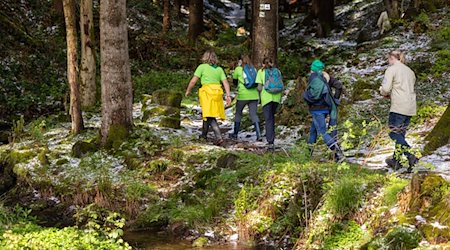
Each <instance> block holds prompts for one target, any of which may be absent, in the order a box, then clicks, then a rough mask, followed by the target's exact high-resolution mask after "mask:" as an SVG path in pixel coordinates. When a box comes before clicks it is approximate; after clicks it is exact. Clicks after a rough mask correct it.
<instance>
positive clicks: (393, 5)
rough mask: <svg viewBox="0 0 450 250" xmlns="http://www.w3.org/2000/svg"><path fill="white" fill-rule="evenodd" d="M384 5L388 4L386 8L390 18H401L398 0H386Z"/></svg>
mask: <svg viewBox="0 0 450 250" xmlns="http://www.w3.org/2000/svg"><path fill="white" fill-rule="evenodd" d="M384 5H386V10H387V12H388V15H389V18H391V19H399V18H400V4H399V2H398V0H384Z"/></svg>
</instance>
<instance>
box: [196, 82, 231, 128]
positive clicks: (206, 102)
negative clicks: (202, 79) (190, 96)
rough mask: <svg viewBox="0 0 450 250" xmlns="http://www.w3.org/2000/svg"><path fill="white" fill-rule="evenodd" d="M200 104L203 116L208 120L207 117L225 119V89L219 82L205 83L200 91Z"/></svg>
mask: <svg viewBox="0 0 450 250" xmlns="http://www.w3.org/2000/svg"><path fill="white" fill-rule="evenodd" d="M198 96H199V99H200V106H201V107H202V117H203V120H205V121H206V118H207V117H213V118H220V119H222V120H224V119H225V106H224V104H223V90H222V86H221V85H219V84H205V85H203V86H202V87H201V88H200V89H199V91H198Z"/></svg>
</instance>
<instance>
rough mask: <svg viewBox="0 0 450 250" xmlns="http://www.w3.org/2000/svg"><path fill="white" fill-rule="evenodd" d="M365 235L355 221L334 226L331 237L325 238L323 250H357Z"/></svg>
mask: <svg viewBox="0 0 450 250" xmlns="http://www.w3.org/2000/svg"><path fill="white" fill-rule="evenodd" d="M363 235H364V232H363V230H362V229H361V227H360V226H359V225H358V224H357V223H356V222H355V221H349V222H346V223H337V224H334V225H333V226H332V228H331V233H330V235H329V236H328V237H326V238H325V241H324V245H323V249H329V250H333V249H352V248H356V247H357V246H358V242H359V241H360V240H361V239H362V237H363Z"/></svg>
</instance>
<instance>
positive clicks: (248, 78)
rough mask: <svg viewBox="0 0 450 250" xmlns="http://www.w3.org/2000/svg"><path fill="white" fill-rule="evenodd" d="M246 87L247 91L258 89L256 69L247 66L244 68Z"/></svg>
mask: <svg viewBox="0 0 450 250" xmlns="http://www.w3.org/2000/svg"><path fill="white" fill-rule="evenodd" d="M244 86H245V88H247V89H252V88H256V87H257V86H258V84H257V83H256V69H255V67H253V66H251V65H248V64H246V65H245V66H244Z"/></svg>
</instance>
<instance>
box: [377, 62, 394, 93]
mask: <svg viewBox="0 0 450 250" xmlns="http://www.w3.org/2000/svg"><path fill="white" fill-rule="evenodd" d="M393 82H394V74H393V72H392V70H391V68H388V69H387V70H386V73H385V74H384V79H383V83H382V84H381V87H380V94H381V95H382V96H390V95H391V91H392V85H393Z"/></svg>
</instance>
